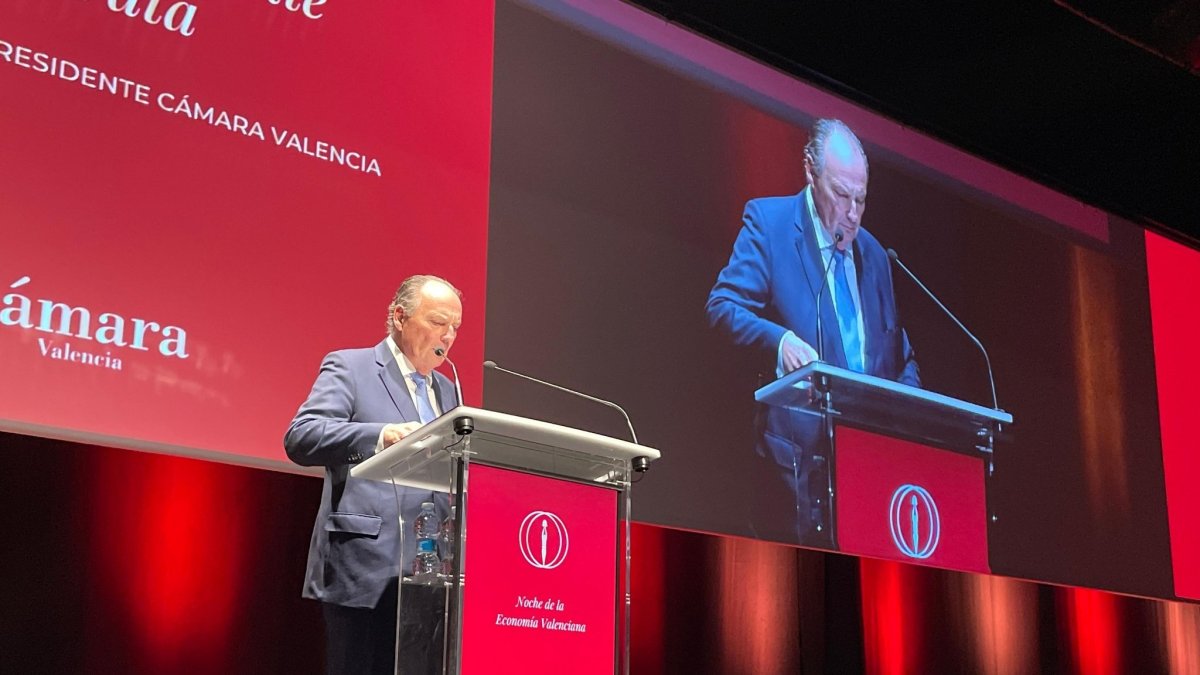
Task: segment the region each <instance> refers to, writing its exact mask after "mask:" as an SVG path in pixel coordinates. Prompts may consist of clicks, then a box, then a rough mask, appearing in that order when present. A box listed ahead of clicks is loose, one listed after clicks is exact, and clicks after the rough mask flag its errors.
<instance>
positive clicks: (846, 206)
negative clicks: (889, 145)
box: [805, 134, 867, 249]
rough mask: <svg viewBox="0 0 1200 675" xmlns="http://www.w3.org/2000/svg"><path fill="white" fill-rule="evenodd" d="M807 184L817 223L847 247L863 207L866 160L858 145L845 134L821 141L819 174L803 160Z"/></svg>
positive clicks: (856, 234)
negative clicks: (823, 154)
mask: <svg viewBox="0 0 1200 675" xmlns="http://www.w3.org/2000/svg"><path fill="white" fill-rule="evenodd" d="M805 173H806V174H807V177H808V183H809V185H811V186H812V196H813V205H814V206H816V208H817V215H818V216H820V218H821V225H822V226H823V227H824V228H825V231H826V232H828V233H829V236H830V237H831V238H834V239H835V240H836V235H837V234H838V233H839V232H840V233H841V235H842V241H841V242H840V243H839V244H838V248H840V249H847V248H849V247H850V245H851V244H853V243H854V238H855V237H857V236H858V226H859V223H860V221H861V220H862V215H863V211H864V210H865V209H866V208H867V162H866V159H865V158H864V157H863V156H862V155H861V154H860V153H859V151H858V148H857V147H856V146H855V145H854V143H853V142H852V141H850V140H849V139H847V138H846V137H845V136H842V135H838V134H835V135H834V136H832V137H830V138H829V140H828V141H827V142H826V144H825V167H824V169H823V170H822V171H821V173H820V174H814V173H813V167H812V166H811V165H810V164H808V163H805Z"/></svg>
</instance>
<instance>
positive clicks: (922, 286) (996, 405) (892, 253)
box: [887, 248, 1000, 410]
mask: <svg viewBox="0 0 1200 675" xmlns="http://www.w3.org/2000/svg"><path fill="white" fill-rule="evenodd" d="M887 254H888V257H889V258H891V259H892V261H893V262H895V263H896V264H897V265H899V266H900V269H902V270H904V273H905V274H907V275H908V278H909V279H912V280H913V281H915V282H916V283H917V286H918V287H920V289H921V290H922V291H925V295H928V296H929V298H930V299H931V300H933V301H934V303H936V304H937V306H938V307H941V308H942V311H943V312H945V313H946V316H948V317H950V318H951V319H952V320H953V321H954V323H956V324H958V327H959V328H961V329H962V332H964V333H966V334H967V337H969V338H971V342H974V343H975V346H976V347H979V351H981V352H983V361H984V363H985V364H987V372H988V384H990V385H991V387H992V409H993V410H999V409H1000V405H999V403H997V402H996V378H995V376H994V375H993V374H992V360H991V359H990V358H988V353H987V350H986V349H984V347H983V343H982V342H980V341H979V338H977V337H975V334H974V333H972V332H971V331H969V330H967V327H966V326H964V325H963V322H961V321H959V320H958V317H957V316H954V312H951V311H950V310H949V309H947V307H946V306H945V305H943V304H942V301H941V300H938V298H937V296H936V295H934V294H933V291H931V290H929V288H928V287H926V286H925V284H923V283H921V280H920V279H918V278H917V275H915V274H913V272H912V270H910V269H908V266H907V265H905V264H904V263H902V262H900V254H898V253H896V249H892V248H889V249H888V250H887Z"/></svg>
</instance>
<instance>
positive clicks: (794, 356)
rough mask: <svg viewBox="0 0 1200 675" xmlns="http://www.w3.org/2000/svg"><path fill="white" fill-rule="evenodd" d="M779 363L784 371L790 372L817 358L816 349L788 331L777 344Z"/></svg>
mask: <svg viewBox="0 0 1200 675" xmlns="http://www.w3.org/2000/svg"><path fill="white" fill-rule="evenodd" d="M779 353H780V363H781V365H782V366H783V372H784V373H790V372H792V371H793V370H796V369H797V368H801V367H803V366H806V365H808V363H809V362H810V361H816V360H817V350H815V349H813V348H812V345H810V344H808V343H807V342H805V341H804V340H801V339H800V338H798V337H796V336H795V335H793V334H791V333H789V334H787V335H786V336H784V338H783V342H782V343H780V345H779Z"/></svg>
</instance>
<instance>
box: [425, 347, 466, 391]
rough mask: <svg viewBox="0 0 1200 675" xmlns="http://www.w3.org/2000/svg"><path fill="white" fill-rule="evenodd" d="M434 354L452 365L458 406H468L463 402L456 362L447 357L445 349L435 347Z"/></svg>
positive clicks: (451, 370) (451, 369)
mask: <svg viewBox="0 0 1200 675" xmlns="http://www.w3.org/2000/svg"><path fill="white" fill-rule="evenodd" d="M433 353H434V354H437V355H438V356H440V357H442V358H443V359H446V363H449V364H450V372H452V373H454V393H455V394H457V395H458V404H459V405H466V402H465V401H463V397H462V383H460V382H459V381H458V368H455V367H454V362H453V361H451V360H450V357H449V356H446V350H445V349H442V348H441V347H434V348H433Z"/></svg>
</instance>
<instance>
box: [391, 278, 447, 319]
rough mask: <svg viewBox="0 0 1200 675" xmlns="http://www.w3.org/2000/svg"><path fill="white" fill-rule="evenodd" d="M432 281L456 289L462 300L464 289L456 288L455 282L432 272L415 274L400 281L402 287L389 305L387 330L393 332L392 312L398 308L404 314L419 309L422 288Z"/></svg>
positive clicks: (411, 313)
mask: <svg viewBox="0 0 1200 675" xmlns="http://www.w3.org/2000/svg"><path fill="white" fill-rule="evenodd" d="M431 281H436V282H438V283H440V284H445V285H446V287H447V288H449V289H450V290H452V291H454V294H455V295H457V296H458V297H459V299H460V300H461V299H462V291H460V290H458V289H457V288H455V287H454V284H452V283H450V282H449V281H446V280H445V279H443V278H441V277H435V276H434V275H432V274H414V275H412V276H411V277H409V278H407V279H405V280H404V281H402V282H400V288H397V289H396V296H395V297H393V298H392V304H390V305H388V315H387V330H388V332H389V333H391V332H392V314H394V313H395V312H396V308H397V307H399V308H400V309H402V310H404V316H412V315H413V313H414V312H416V311H417V305H419V304H421V289H423V288H425V284H427V283H429V282H431Z"/></svg>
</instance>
